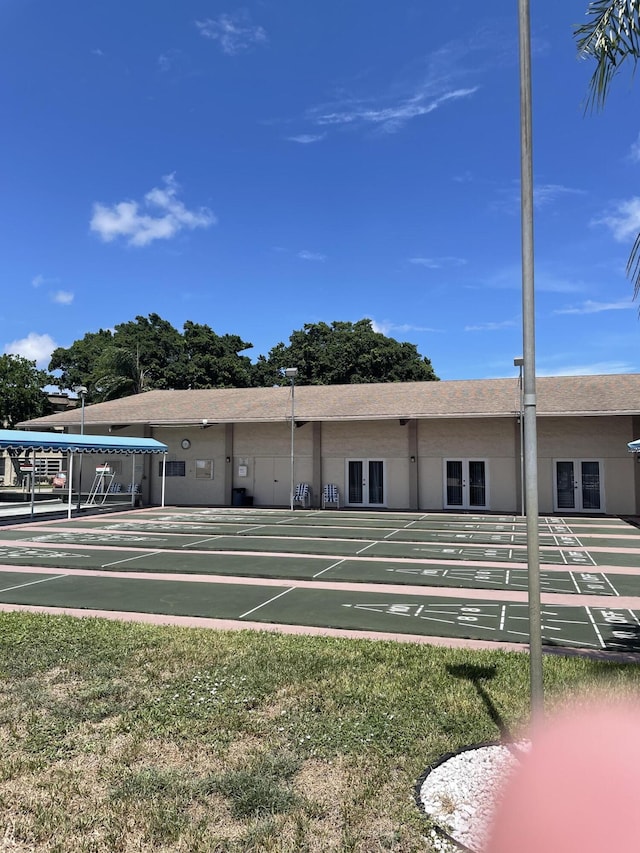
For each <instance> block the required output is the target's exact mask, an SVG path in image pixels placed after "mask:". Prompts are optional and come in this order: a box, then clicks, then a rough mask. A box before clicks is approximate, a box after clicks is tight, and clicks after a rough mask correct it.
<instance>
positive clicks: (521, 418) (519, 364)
mask: <svg viewBox="0 0 640 853" xmlns="http://www.w3.org/2000/svg"><path fill="white" fill-rule="evenodd" d="M523 364H524V358H523V357H522V356H521V355H519V356H518V357H517V358H514V359H513V366H514V367H519V368H520V374H519V376H518V395H519V397H520V409H519V411H518V420H519V423H520V515H525V500H524V412H523V411H522V409H523V407H524V400H523V399H522V390H523V389H522V365H523Z"/></svg>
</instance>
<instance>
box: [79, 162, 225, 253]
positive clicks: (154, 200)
mask: <svg viewBox="0 0 640 853" xmlns="http://www.w3.org/2000/svg"><path fill="white" fill-rule="evenodd" d="M163 181H164V183H165V186H164V187H162V188H159V187H154V188H153V189H152V190H150V191H149V192H148V193H147V194H146V195H145V197H144V202H143V206H144V207H146V208H150V209H151V210H152V211H154V210H155V211H157V215H155V216H154V215H151V214H149V213H141V212H140V205H139V204H138V202H136V201H121V202H118V203H117V204H114V205H112V206H111V207H107V206H105V205H103V204H100V203H99V202H96V203H95V204H94V205H93V216H92V217H91V224H90V228H91V230H92V231H95V232H96V233H97V234H98V235H99V236H100V238H101V239H102V240H103V241H104V242H105V243H110V242H111V241H112V240H115V239H116V238H118V237H124V238H126V240H127V243H128V244H129V245H130V246H147V245H148V244H149V243H151V242H153V241H154V240H169V239H171V237H175V235H176V234H178V233H179V232H180V231H182V230H183V229H185V228H188V229H191V230H193V229H194V228H208V227H209V226H210V225H214V224H215V223H216V222H217V219H216V217H215V216H214V214H213V213H212V212H211V211H210V210H209V209H208V208H206V207H201V208H200V209H199V210H197V211H193V210H188V209H187V208H186V207H185V206H184V204H183V202H181V201H178V199H177V198H176V195H177V193H178V190H179V185H178V183H177V182H176V180H175V177H174V175H173V174H171V175H165V176H164V177H163Z"/></svg>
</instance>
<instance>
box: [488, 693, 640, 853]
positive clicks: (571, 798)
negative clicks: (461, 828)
mask: <svg viewBox="0 0 640 853" xmlns="http://www.w3.org/2000/svg"><path fill="white" fill-rule="evenodd" d="M531 739H532V742H533V746H532V750H531V752H530V753H529V754H528V755H527V756H526V757H525V759H524V760H523V763H522V765H521V767H520V768H519V769H518V770H517V771H516V772H515V773H514V774H513V776H512V777H511V779H510V780H509V782H508V783H507V786H506V788H505V791H504V798H503V799H502V802H501V804H500V807H499V808H498V811H497V813H496V817H495V821H494V825H493V827H492V832H491V837H490V841H489V845H488V847H487V853H553V851H561V853H606V851H618V850H638V849H640V711H639V710H638V709H637V707H636V706H633V705H631V704H623V703H607V704H605V703H603V702H602V701H601V700H600V699H598V700H597V701H596V702H595V704H594V705H593V706H592V707H591V708H590V709H586V708H585V707H574V708H569V709H565V710H564V711H563V712H562V713H561V714H559V715H558V716H556V717H550V718H549V719H547V720H545V721H544V722H542V723H540V724H538V725H536V726H534V728H533V731H532V738H531Z"/></svg>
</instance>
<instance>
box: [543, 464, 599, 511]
mask: <svg viewBox="0 0 640 853" xmlns="http://www.w3.org/2000/svg"><path fill="white" fill-rule="evenodd" d="M555 469H556V470H555V475H556V476H555V489H554V492H555V495H554V497H555V510H556V511H557V512H561V511H562V510H566V509H569V510H575V511H576V512H588V511H593V512H602V511H603V500H602V482H601V475H600V462H598V460H596V459H556V462H555Z"/></svg>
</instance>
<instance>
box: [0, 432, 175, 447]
mask: <svg viewBox="0 0 640 853" xmlns="http://www.w3.org/2000/svg"><path fill="white" fill-rule="evenodd" d="M168 449H169V448H168V447H167V445H166V444H163V443H162V442H161V441H156V439H155V438H129V437H125V436H118V437H116V436H113V435H69V434H68V433H60V432H29V431H28V430H14V429H0V450H17V451H25V450H39V451H41V452H47V453H52V452H53V453H166V452H167V450H168Z"/></svg>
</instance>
